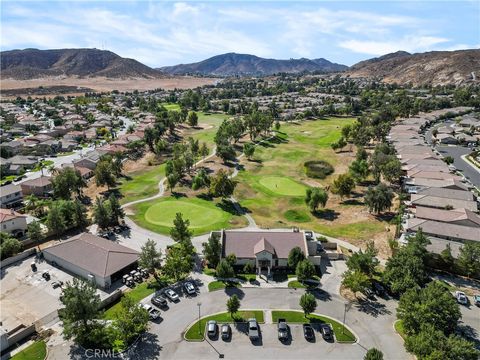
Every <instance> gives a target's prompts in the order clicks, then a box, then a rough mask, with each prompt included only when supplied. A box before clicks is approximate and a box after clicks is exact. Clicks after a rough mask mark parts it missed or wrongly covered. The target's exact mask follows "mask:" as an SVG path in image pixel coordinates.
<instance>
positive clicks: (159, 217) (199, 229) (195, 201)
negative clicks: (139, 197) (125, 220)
mask: <svg viewBox="0 0 480 360" xmlns="http://www.w3.org/2000/svg"><path fill="white" fill-rule="evenodd" d="M177 213H182V215H183V218H184V219H187V220H189V221H190V225H189V228H190V230H192V231H193V233H194V234H195V235H199V234H204V233H207V232H209V231H211V230H219V229H222V228H231V227H239V226H245V225H246V220H245V219H244V218H243V217H241V216H237V215H234V214H232V213H230V212H228V211H225V210H223V209H222V207H221V203H220V202H219V201H218V200H215V201H208V200H203V199H200V198H196V197H193V198H187V197H182V198H174V197H165V198H161V199H158V200H155V201H149V202H145V203H140V204H137V205H135V215H134V216H133V220H135V222H136V223H137V224H139V225H140V226H142V227H144V228H147V229H150V230H152V231H155V232H158V233H162V234H169V232H170V229H171V227H172V226H173V220H174V219H175V216H176V214H177Z"/></svg>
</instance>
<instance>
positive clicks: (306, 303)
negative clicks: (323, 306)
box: [300, 293, 317, 318]
mask: <svg viewBox="0 0 480 360" xmlns="http://www.w3.org/2000/svg"><path fill="white" fill-rule="evenodd" d="M300 307H301V308H302V310H303V313H304V314H305V317H306V318H307V317H308V315H310V314H311V313H312V312H314V311H315V309H316V308H317V300H316V299H315V296H313V295H312V294H310V293H305V294H303V295H302V296H301V297H300Z"/></svg>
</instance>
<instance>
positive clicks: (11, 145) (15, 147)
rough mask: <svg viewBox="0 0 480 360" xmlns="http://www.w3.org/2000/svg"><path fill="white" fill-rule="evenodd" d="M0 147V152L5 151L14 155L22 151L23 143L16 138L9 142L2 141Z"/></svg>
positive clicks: (9, 154)
mask: <svg viewBox="0 0 480 360" xmlns="http://www.w3.org/2000/svg"><path fill="white" fill-rule="evenodd" d="M0 148H1V149H2V154H3V152H6V153H7V154H8V156H14V155H17V154H20V153H21V152H22V150H23V143H21V142H20V141H16V140H12V141H9V142H2V143H1V144H0Z"/></svg>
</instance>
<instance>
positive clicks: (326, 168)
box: [303, 160, 335, 179]
mask: <svg viewBox="0 0 480 360" xmlns="http://www.w3.org/2000/svg"><path fill="white" fill-rule="evenodd" d="M303 165H304V166H305V172H306V174H307V176H308V177H311V178H316V179H325V178H326V177H327V176H328V175H330V174H332V173H333V172H334V171H335V169H334V168H333V166H332V165H330V164H329V163H328V162H326V161H323V160H310V161H307V162H305V163H304V164H303Z"/></svg>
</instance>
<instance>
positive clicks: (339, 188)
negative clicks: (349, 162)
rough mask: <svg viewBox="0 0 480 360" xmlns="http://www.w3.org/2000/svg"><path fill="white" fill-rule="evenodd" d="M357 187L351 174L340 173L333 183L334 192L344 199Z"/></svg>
mask: <svg viewBox="0 0 480 360" xmlns="http://www.w3.org/2000/svg"><path fill="white" fill-rule="evenodd" d="M354 188H355V180H353V178H352V177H351V176H350V175H349V174H341V175H339V176H338V177H337V178H336V179H335V180H334V181H333V184H332V192H333V193H334V194H338V195H340V198H341V199H342V200H343V198H344V197H348V196H350V194H351V193H352V191H353V189H354Z"/></svg>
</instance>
